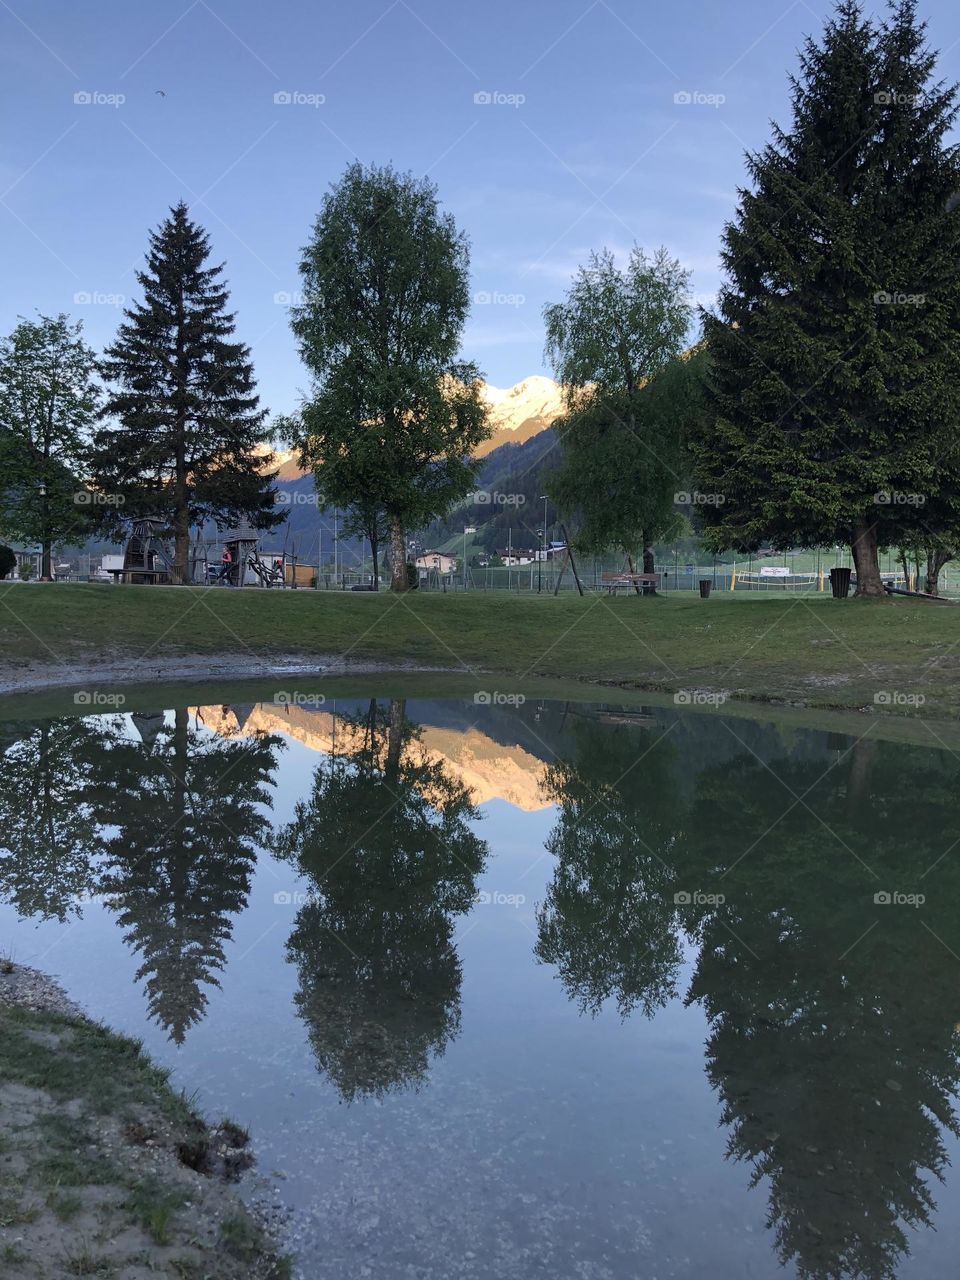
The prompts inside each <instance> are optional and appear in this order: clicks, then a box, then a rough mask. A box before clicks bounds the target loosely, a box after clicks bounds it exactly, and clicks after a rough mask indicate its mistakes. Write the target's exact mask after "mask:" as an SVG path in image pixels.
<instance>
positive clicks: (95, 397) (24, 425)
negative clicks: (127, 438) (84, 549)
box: [0, 315, 100, 576]
mask: <svg viewBox="0 0 960 1280" xmlns="http://www.w3.org/2000/svg"><path fill="white" fill-rule="evenodd" d="M81 328H82V326H81V325H80V322H79V321H77V322H76V323H71V321H70V320H69V318H68V317H67V316H66V315H58V316H54V317H51V316H42V315H41V316H39V317H38V319H37V320H36V321H32V320H20V321H19V323H18V324H17V326H16V328H15V329H14V330H13V332H12V333H11V334H10V335H9V336H8V337H6V338H4V339H2V340H0V529H2V530H3V532H4V533H6V534H7V535H8V536H10V537H12V538H14V539H18V540H20V541H23V542H33V543H39V544H40V545H41V546H42V547H43V552H44V573H45V574H46V575H48V576H49V573H50V555H51V549H52V545H53V543H54V542H60V543H63V542H81V541H83V539H84V538H85V537H86V536H87V533H88V532H89V531H90V529H91V527H92V523H93V522H92V520H91V510H92V508H91V506H90V504H88V503H85V502H83V501H80V502H78V500H77V495H78V493H79V492H80V491H81V489H82V480H81V477H82V475H83V471H84V467H85V464H86V457H87V452H88V448H89V442H90V431H91V428H92V426H93V423H94V421H95V419H96V415H97V409H98V403H99V397H100V388H99V386H98V384H97V381H96V376H95V371H96V358H95V356H94V353H93V351H92V350H91V349H90V348H89V347H88V346H87V345H86V343H85V342H84V341H83V338H82V336H81ZM7 572H9V569H8V570H7Z"/></svg>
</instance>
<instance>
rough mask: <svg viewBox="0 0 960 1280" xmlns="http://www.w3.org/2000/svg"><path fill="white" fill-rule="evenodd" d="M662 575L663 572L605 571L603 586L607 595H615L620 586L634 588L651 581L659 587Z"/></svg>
mask: <svg viewBox="0 0 960 1280" xmlns="http://www.w3.org/2000/svg"><path fill="white" fill-rule="evenodd" d="M662 577H663V574H660V573H605V574H604V575H603V588H604V590H605V591H606V593H607V595H608V596H615V595H616V594H617V592H618V591H619V590H620V589H621V588H622V587H626V588H628V589H634V590H635V589H636V588H637V587H638V586H640V587H642V586H643V584H644V583H645V582H652V583H653V585H654V587H659V585H660V579H661V578H662Z"/></svg>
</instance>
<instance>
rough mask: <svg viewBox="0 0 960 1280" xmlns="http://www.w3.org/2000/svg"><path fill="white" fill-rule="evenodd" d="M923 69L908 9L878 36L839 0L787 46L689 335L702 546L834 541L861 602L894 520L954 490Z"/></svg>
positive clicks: (939, 96)
mask: <svg viewBox="0 0 960 1280" xmlns="http://www.w3.org/2000/svg"><path fill="white" fill-rule="evenodd" d="M934 65H935V58H934V55H933V54H931V53H930V52H929V51H928V50H927V49H926V47H925V45H924V29H923V26H922V24H919V23H918V21H917V17H916V3H915V0H900V3H898V4H896V5H895V6H894V7H893V11H892V14H891V17H890V19H889V21H888V22H887V23H886V24H884V25H883V26H881V27H880V28H877V27H876V26H874V24H872V23H871V22H869V21H868V20H866V19H865V18H864V17H863V14H862V11H861V7H860V5H859V4H858V3H856V2H855V0H843V3H841V4H840V5H839V6H838V8H837V12H836V14H835V16H834V17H833V19H832V20H831V21H830V22H828V23H827V25H826V28H825V32H824V36H823V40H822V42H821V43H820V44H816V43H815V42H814V41H812V40H808V42H807V44H806V46H805V49H804V52H803V54H802V56H801V66H800V75H799V77H798V78H797V79H795V80H793V81H792V89H793V92H792V113H793V120H792V124H791V126H790V127H789V129H780V128H776V127H775V129H774V135H773V140H772V141H771V142H770V143H769V144H768V145H767V146H766V147H765V148H764V149H763V150H762V151H761V152H760V153H759V154H757V155H750V156H748V158H747V165H748V171H749V174H750V177H751V179H752V188H751V189H750V190H744V191H741V193H740V205H739V208H738V211H737V215H736V217H735V219H734V221H733V222H732V223H731V224H730V225H728V227H727V228H726V231H725V233H724V248H723V254H722V257H723V262H724V266H725V269H726V272H727V276H728V283H727V284H726V286H725V287H724V289H723V290H722V291H721V296H720V309H719V310H720V314H719V315H718V316H715V317H708V318H707V324H706V334H707V337H708V339H709V343H710V349H711V354H712V368H713V380H712V414H711V421H710V423H709V424H708V426H707V428H706V429H705V431H704V433H703V435H702V437H701V439H700V441H699V444H698V449H697V455H698V456H697V483H698V486H699V487H700V488H701V489H705V490H709V491H711V492H715V493H718V494H722V495H723V498H724V501H723V503H722V504H719V503H718V504H717V505H715V506H711V507H709V508H708V509H707V510H706V511H705V516H706V519H707V526H708V531H709V534H710V540H711V541H712V543H713V544H714V545H715V546H717V547H722V548H726V547H734V548H739V549H743V550H747V549H753V548H755V547H756V546H758V545H759V543H760V542H766V541H772V542H773V544H774V545H775V546H781V547H785V546H788V545H796V544H798V543H799V544H801V545H806V546H812V545H824V544H834V543H835V542H838V541H844V540H845V541H848V542H849V543H850V545H851V547H852V550H853V555H854V561H855V563H856V566H857V581H858V593H859V594H862V595H879V594H880V593H881V591H882V584H881V581H880V575H879V561H878V547H879V546H882V545H889V544H890V543H891V542H892V541H894V540H895V539H896V537H897V535H898V532H899V531H900V530H901V529H902V528H903V526H904V513H907V514H908V515H909V514H910V513H911V510H912V509H915V508H916V507H917V506H919V505H920V504H921V503H923V502H924V501H925V500H927V499H929V498H931V497H935V496H937V495H939V494H941V493H944V492H949V491H950V490H951V489H956V487H957V484H958V480H960V452H958V449H957V447H956V443H955V437H956V425H957V422H958V419H960V340H958V327H960V271H958V266H960V211H958V209H957V202H956V200H955V199H954V198H953V197H954V193H955V192H956V191H957V190H958V188H960V164H958V157H957V151H956V148H955V147H953V146H950V145H947V143H946V141H945V136H946V134H947V132H948V130H949V129H950V127H951V125H952V123H953V121H954V118H955V114H956V90H955V88H954V87H953V86H949V87H945V86H944V85H943V84H941V83H938V82H935V81H934V80H933V72H934Z"/></svg>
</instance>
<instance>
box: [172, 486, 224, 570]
mask: <svg viewBox="0 0 960 1280" xmlns="http://www.w3.org/2000/svg"><path fill="white" fill-rule="evenodd" d="M173 547H174V550H173V578H174V581H175V582H176V583H178V584H179V585H180V586H187V585H188V584H189V582H190V513H189V511H188V510H187V505H186V503H185V502H184V503H183V504H182V505H181V504H179V503H178V504H177V510H176V514H175V515H174V518H173ZM239 573H240V571H239V566H238V565H234V566H233V573H232V574H231V577H233V576H234V575H236V580H237V582H238V584H239Z"/></svg>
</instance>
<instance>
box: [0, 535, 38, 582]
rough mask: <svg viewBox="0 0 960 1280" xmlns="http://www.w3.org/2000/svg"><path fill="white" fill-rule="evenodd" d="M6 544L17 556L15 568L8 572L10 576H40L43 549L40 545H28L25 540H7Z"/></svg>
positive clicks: (34, 577)
mask: <svg viewBox="0 0 960 1280" xmlns="http://www.w3.org/2000/svg"><path fill="white" fill-rule="evenodd" d="M7 546H8V547H9V548H10V550H11V551H12V552H13V554H14V555H15V556H16V557H17V565H16V568H15V569H13V570H12V571H11V573H10V577H11V578H23V577H27V578H32V579H36V578H39V577H40V573H41V571H42V569H43V549H42V547H37V546H30V545H29V544H28V543H25V542H8V543H7Z"/></svg>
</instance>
